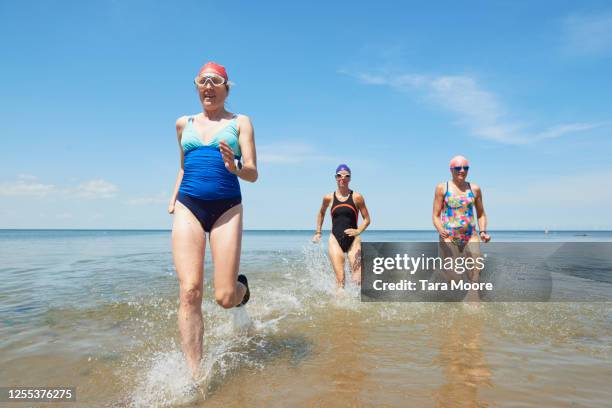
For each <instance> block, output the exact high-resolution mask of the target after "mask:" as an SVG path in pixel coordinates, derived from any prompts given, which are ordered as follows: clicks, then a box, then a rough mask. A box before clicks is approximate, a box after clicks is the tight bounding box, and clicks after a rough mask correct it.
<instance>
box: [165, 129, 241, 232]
mask: <svg viewBox="0 0 612 408" xmlns="http://www.w3.org/2000/svg"><path fill="white" fill-rule="evenodd" d="M221 141H225V143H227V144H228V145H229V146H230V148H231V149H232V150H233V151H234V156H235V158H236V159H238V160H240V157H241V153H240V145H239V144H238V126H237V120H236V117H234V118H233V119H232V120H231V121H230V122H229V123H228V124H227V125H226V126H224V127H223V128H221V129H220V130H219V131H218V132H217V133H216V134H215V135H214V137H213V139H212V140H211V141H210V143H208V144H204V143H203V142H202V140H201V139H200V136H199V135H198V133H197V132H196V130H195V128H194V126H193V117H190V118H189V120H188V121H187V125H185V128H184V129H183V134H182V136H181V146H182V147H183V155H184V162H183V170H184V172H183V180H182V182H181V186H180V187H179V191H178V196H177V200H178V201H180V203H181V204H183V205H184V206H185V207H187V208H188V209H189V210H190V211H191V212H192V213H193V215H195V217H196V218H197V219H198V221H200V224H201V225H202V228H204V231H206V232H210V230H211V229H212V227H213V225H214V224H215V222H216V221H217V220H218V219H219V217H221V215H223V213H224V212H226V211H227V210H229V209H230V208H232V207H234V206H236V205H238V204H240V203H241V202H242V195H241V194H240V183H238V177H237V176H236V175H235V174H232V173H230V172H229V171H228V170H227V169H226V168H225V163H224V162H223V157H222V156H221V152H220V151H219V142H221Z"/></svg>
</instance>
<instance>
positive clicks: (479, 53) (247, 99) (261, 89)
mask: <svg viewBox="0 0 612 408" xmlns="http://www.w3.org/2000/svg"><path fill="white" fill-rule="evenodd" d="M0 52H1V55H2V64H1V68H0V69H1V72H2V75H1V76H0V89H1V93H2V98H1V99H0V135H1V136H0V228H170V227H171V217H170V216H169V215H168V214H167V213H166V208H167V203H168V198H169V196H170V193H171V191H172V188H173V186H174V180H175V177H176V173H177V170H178V165H179V162H178V159H179V152H178V147H177V144H176V136H175V132H174V122H175V120H176V118H177V117H179V116H181V115H184V114H190V113H196V112H198V111H199V110H200V109H201V107H200V105H199V101H198V98H197V94H196V93H195V91H194V88H193V85H192V79H193V77H194V76H195V74H196V73H197V71H198V69H199V67H200V66H201V65H202V64H203V63H204V62H206V61H209V60H214V61H217V62H219V63H221V64H223V65H225V66H226V67H227V69H228V74H229V76H230V79H231V80H232V81H233V82H235V83H236V86H235V88H234V89H233V90H232V93H231V95H230V98H229V99H228V108H229V109H230V110H232V111H234V112H238V113H244V114H247V115H249V116H250V117H251V119H252V121H253V123H254V126H255V138H256V146H257V151H258V157H259V171H260V179H259V180H258V181H257V182H256V183H255V184H252V185H251V184H248V183H246V182H243V183H242V191H243V202H244V206H245V227H246V228H258V229H261V228H263V229H266V228H271V229H276V228H280V229H293V228H300V229H302V228H314V223H315V218H316V212H317V211H318V208H319V205H320V202H321V199H322V197H323V195H324V194H325V193H327V192H330V191H332V190H333V189H334V187H335V182H334V179H333V171H334V169H335V167H336V165H337V164H338V163H340V162H346V163H348V164H349V165H350V166H351V167H352V169H353V181H352V183H351V187H352V188H354V189H355V190H357V191H360V192H361V193H362V194H363V195H364V196H365V199H366V203H367V205H368V207H369V209H370V212H371V215H372V221H373V223H372V228H379V229H391V228H397V229H429V228H431V206H432V201H433V191H434V187H435V185H436V183H438V182H441V181H444V180H446V179H448V177H449V173H448V161H449V159H450V158H451V157H452V156H454V155H456V154H463V155H465V156H467V157H468V158H469V159H470V162H471V170H470V173H471V174H470V179H471V180H472V181H473V182H476V183H478V184H480V186H481V188H482V189H483V191H484V199H485V207H486V209H487V213H488V216H489V224H490V229H523V228H526V229H542V228H549V229H612V217H610V216H607V214H606V211H605V208H606V205H607V204H608V203H609V202H611V201H612V192H611V191H612V188H610V184H611V183H610V180H611V179H612V165H611V164H610V153H612V138H611V133H612V102H611V100H610V99H611V98H610V95H611V94H612V92H611V91H612V77H611V76H610V72H612V6H611V5H610V4H609V2H580V3H577V2H561V1H549V2H527V1H525V2H507V1H497V2H461V3H460V4H459V3H458V2H444V3H436V4H432V5H423V4H419V3H413V4H406V2H384V1H379V2H376V3H371V2H363V3H358V2H301V3H295V4H293V2H278V3H274V2H265V3H264V2H243V3H242V2H205V1H197V2H196V1H193V2H185V1H178V2H173V3H172V4H170V3H167V4H162V3H160V4H155V3H152V2H144V1H129V2H122V1H96V2H77V1H71V2H68V1H64V2H46V1H41V2H31V1H27V2H8V1H4V2H0ZM326 221H327V222H326V225H327V226H329V219H327V220H326Z"/></svg>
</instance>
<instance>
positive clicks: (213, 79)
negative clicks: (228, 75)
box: [193, 74, 226, 88]
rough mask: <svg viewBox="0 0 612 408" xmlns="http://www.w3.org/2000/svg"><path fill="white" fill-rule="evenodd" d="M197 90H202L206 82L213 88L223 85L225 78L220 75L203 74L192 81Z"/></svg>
mask: <svg viewBox="0 0 612 408" xmlns="http://www.w3.org/2000/svg"><path fill="white" fill-rule="evenodd" d="M193 82H194V83H195V84H196V86H197V87H198V88H204V87H205V86H206V84H207V83H208V82H210V84H211V85H213V86H221V85H223V84H225V82H226V81H225V78H223V77H222V76H221V75H217V74H204V75H200V76H197V77H196V79H194V80H193Z"/></svg>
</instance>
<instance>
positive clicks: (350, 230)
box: [344, 228, 361, 237]
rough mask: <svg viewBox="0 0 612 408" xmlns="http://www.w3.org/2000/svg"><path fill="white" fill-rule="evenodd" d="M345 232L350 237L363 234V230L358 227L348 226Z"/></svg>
mask: <svg viewBox="0 0 612 408" xmlns="http://www.w3.org/2000/svg"><path fill="white" fill-rule="evenodd" d="M344 233H345V234H346V235H348V236H349V237H356V236H357V235H359V234H361V232H360V231H359V230H358V229H357V228H348V229H345V230H344Z"/></svg>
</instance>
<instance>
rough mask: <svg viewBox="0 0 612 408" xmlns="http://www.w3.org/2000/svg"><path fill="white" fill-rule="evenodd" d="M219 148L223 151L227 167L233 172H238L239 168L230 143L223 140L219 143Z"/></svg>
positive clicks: (222, 154)
mask: <svg viewBox="0 0 612 408" xmlns="http://www.w3.org/2000/svg"><path fill="white" fill-rule="evenodd" d="M219 150H220V151H221V156H222V157H223V162H224V163H225V168H226V169H227V171H229V172H230V173H232V174H236V173H237V172H238V168H237V167H236V161H235V160H234V151H233V150H232V148H231V147H229V145H228V144H227V143H226V142H225V141H224V140H222V141H221V142H220V143H219Z"/></svg>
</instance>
